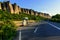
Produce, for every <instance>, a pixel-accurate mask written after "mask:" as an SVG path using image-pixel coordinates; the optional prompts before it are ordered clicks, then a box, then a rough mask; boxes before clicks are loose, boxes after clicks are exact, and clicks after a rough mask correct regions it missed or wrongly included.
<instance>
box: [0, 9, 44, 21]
mask: <svg viewBox="0 0 60 40" xmlns="http://www.w3.org/2000/svg"><path fill="white" fill-rule="evenodd" d="M24 17H28V19H29V20H36V21H39V20H43V19H44V18H43V17H40V16H35V15H29V14H26V13H20V14H11V13H9V12H7V11H2V10H0V21H2V20H23V19H24Z"/></svg>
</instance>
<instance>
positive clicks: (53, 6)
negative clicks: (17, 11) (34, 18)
mask: <svg viewBox="0 0 60 40" xmlns="http://www.w3.org/2000/svg"><path fill="white" fill-rule="evenodd" d="M0 1H3V0H0ZM10 2H11V3H17V5H19V6H20V7H22V8H28V9H33V10H35V11H38V12H45V13H48V14H50V15H55V14H57V13H58V14H59V13H60V0H10Z"/></svg>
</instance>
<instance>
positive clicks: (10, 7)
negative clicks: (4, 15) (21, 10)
mask: <svg viewBox="0 0 60 40" xmlns="http://www.w3.org/2000/svg"><path fill="white" fill-rule="evenodd" d="M7 11H9V12H10V13H12V14H13V13H14V10H13V6H12V5H11V4H10V2H9V1H8V2H7Z"/></svg>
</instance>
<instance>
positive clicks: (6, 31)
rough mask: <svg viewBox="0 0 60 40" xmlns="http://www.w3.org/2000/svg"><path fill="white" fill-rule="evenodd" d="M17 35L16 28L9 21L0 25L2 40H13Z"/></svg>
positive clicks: (0, 37)
mask: <svg viewBox="0 0 60 40" xmlns="http://www.w3.org/2000/svg"><path fill="white" fill-rule="evenodd" d="M15 35H16V27H15V26H14V24H13V23H12V22H11V21H9V20H4V21H3V22H2V23H0V40H13V38H14V37H15Z"/></svg>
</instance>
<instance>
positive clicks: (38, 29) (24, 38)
mask: <svg viewBox="0 0 60 40" xmlns="http://www.w3.org/2000/svg"><path fill="white" fill-rule="evenodd" d="M19 32H21V33H19V35H20V34H21V36H19V38H20V37H21V39H20V40H60V23H55V22H49V21H42V22H40V23H38V25H36V26H35V27H34V28H33V27H31V28H30V29H25V30H21V31H20V30H19ZM17 40H19V39H17Z"/></svg>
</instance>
